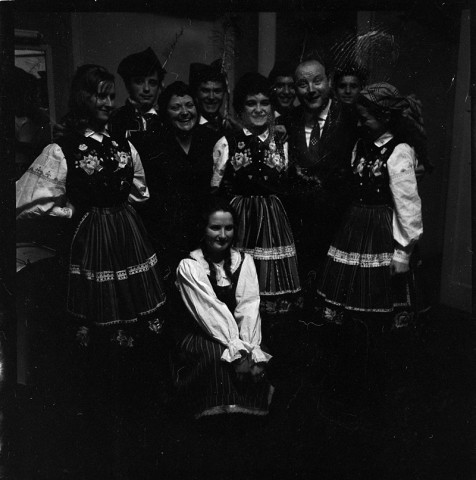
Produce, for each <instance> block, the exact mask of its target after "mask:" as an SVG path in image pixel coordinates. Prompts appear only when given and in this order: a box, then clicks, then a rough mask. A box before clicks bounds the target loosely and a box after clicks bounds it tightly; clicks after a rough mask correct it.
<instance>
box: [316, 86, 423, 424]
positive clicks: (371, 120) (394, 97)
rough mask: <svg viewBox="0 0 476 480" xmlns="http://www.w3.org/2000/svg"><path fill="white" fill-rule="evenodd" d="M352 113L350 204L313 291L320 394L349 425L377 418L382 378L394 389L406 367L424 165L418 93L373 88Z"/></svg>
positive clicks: (408, 363) (408, 367) (408, 364)
mask: <svg viewBox="0 0 476 480" xmlns="http://www.w3.org/2000/svg"><path fill="white" fill-rule="evenodd" d="M356 108H357V112H358V115H359V129H360V138H359V139H358V140H357V142H356V145H355V148H354V150H353V154H352V163H351V166H352V173H353V175H352V184H351V185H352V190H351V193H352V197H353V203H352V204H351V206H350V207H349V210H348V211H347V213H346V215H345V216H344V219H343V222H342V224H341V227H340V228H339V230H338V231H337V234H336V236H335V238H334V241H333V242H332V244H331V246H330V248H329V252H328V256H327V261H326V263H325V266H324V269H323V271H322V274H321V277H320V279H319V282H318V290H317V291H318V294H320V295H321V296H322V297H323V300H324V302H325V308H324V309H323V315H324V321H325V322H326V324H325V328H324V330H323V332H322V335H323V336H324V338H325V339H326V342H325V344H323V350H322V356H321V367H322V368H323V369H324V370H326V369H328V375H327V379H328V381H330V382H332V383H331V385H330V388H328V389H327V393H326V394H325V395H328V398H327V400H328V401H329V400H330V401H331V404H330V406H331V408H335V407H336V406H338V408H339V410H341V414H342V413H345V414H347V415H348V414H349V413H350V412H352V411H353V412H352V414H351V416H350V417H348V418H349V419H356V418H358V416H355V414H357V415H358V414H359V413H362V412H363V411H365V410H368V409H369V408H371V410H370V411H371V412H372V416H374V415H375V414H376V413H377V412H376V410H375V409H376V408H377V409H378V408H379V406H380V405H382V402H383V399H384V398H390V397H392V396H391V395H390V396H389V397H382V394H383V393H384V392H385V390H386V388H387V387H385V385H386V384H387V382H388V379H389V378H393V380H392V382H393V383H390V384H389V385H393V384H395V382H399V381H401V380H402V379H405V378H407V375H408V373H410V372H411V371H412V369H411V362H412V358H413V353H412V348H413V346H412V345H413V342H412V341H411V330H410V329H409V328H403V327H407V326H409V325H411V324H412V323H413V319H414V315H415V312H416V308H415V294H414V292H415V288H414V282H413V275H412V274H411V271H410V257H411V255H412V251H413V249H414V247H415V244H416V243H417V241H418V239H419V238H420V237H421V235H422V233H423V224H422V215H421V200H420V196H419V194H418V188H417V179H416V175H415V169H416V167H417V164H418V162H420V163H422V164H425V163H426V148H425V147H426V143H425V139H426V136H425V133H424V130H423V122H422V118H421V105H420V102H419V101H418V100H416V99H415V97H414V96H407V97H404V96H402V95H401V94H400V93H399V92H398V90H397V89H396V88H395V87H393V86H392V85H389V84H387V83H377V84H373V85H369V86H367V87H366V88H364V89H363V90H362V91H361V92H360V95H359V97H358V100H357V104H356ZM397 331H398V334H397V333H396V332H397ZM395 374H396V375H397V376H396V377H395ZM406 381H407V380H405V382H406ZM397 384H398V383H397ZM323 400H324V403H323V406H324V408H325V405H326V397H324V399H323ZM332 405H333V406H332Z"/></svg>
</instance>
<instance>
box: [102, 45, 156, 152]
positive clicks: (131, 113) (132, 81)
mask: <svg viewBox="0 0 476 480" xmlns="http://www.w3.org/2000/svg"><path fill="white" fill-rule="evenodd" d="M117 73H118V74H119V75H120V76H121V77H122V79H123V80H124V84H125V86H126V88H127V91H128V93H129V98H128V99H127V100H126V104H125V105H124V106H123V107H121V108H119V109H118V110H117V111H116V112H115V113H114V115H113V117H112V119H111V121H110V124H109V128H110V130H111V131H112V133H114V134H116V135H120V136H124V137H126V138H128V139H129V140H130V141H131V142H132V143H133V144H134V146H135V147H136V149H137V151H138V152H139V154H140V155H141V156H142V157H145V156H147V155H148V146H149V144H150V139H151V137H153V136H155V135H157V134H158V133H159V130H160V127H161V125H160V121H159V117H158V114H157V109H156V105H157V98H158V96H159V94H160V91H161V90H162V87H163V80H164V76H165V70H164V69H163V68H162V66H161V64H160V61H159V59H158V58H157V56H156V54H155V53H154V51H153V50H152V48H150V47H149V48H147V49H146V50H144V51H142V52H139V53H134V54H132V55H129V56H127V57H126V58H124V59H123V60H122V61H121V63H120V64H119V67H118V69H117Z"/></svg>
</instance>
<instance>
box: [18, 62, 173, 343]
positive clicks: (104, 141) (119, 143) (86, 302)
mask: <svg viewBox="0 0 476 480" xmlns="http://www.w3.org/2000/svg"><path fill="white" fill-rule="evenodd" d="M114 97H115V94H114V77H113V75H112V74H110V73H109V72H108V71H107V70H106V69H104V68H103V67H101V66H98V65H83V66H81V67H79V68H78V69H77V71H76V74H75V76H74V78H73V82H72V89H71V95H70V100H69V113H68V114H67V116H66V131H65V134H64V135H63V136H62V137H61V138H60V139H59V140H58V142H57V143H54V144H51V145H49V146H47V147H46V148H45V149H44V150H43V152H42V153H41V155H40V156H39V157H38V158H37V159H36V160H35V161H34V162H33V164H32V165H31V166H30V168H29V169H28V171H27V172H26V173H25V174H24V175H23V176H22V177H21V179H20V180H19V181H18V182H17V218H19V219H27V218H35V217H37V216H47V215H51V216H58V217H65V218H71V219H72V221H73V224H74V225H76V231H75V233H74V236H73V239H72V244H71V256H70V265H69V287H68V298H67V310H68V313H70V314H71V316H72V317H74V318H75V319H76V321H77V323H78V324H79V325H81V328H80V329H79V331H78V339H79V340H80V342H82V343H87V342H88V340H89V329H91V328H92V329H95V330H96V331H97V332H98V333H101V332H102V333H105V334H106V335H107V336H109V337H110V336H111V335H112V337H113V338H114V339H115V341H116V342H117V343H118V344H125V345H132V344H133V342H134V338H133V332H132V327H133V326H136V325H137V324H138V323H144V322H140V320H143V321H144V320H148V321H149V322H150V326H151V328H154V326H155V325H156V323H154V322H156V321H157V312H158V310H159V308H160V307H161V305H162V304H163V303H164V302H165V296H164V293H163V289H162V285H161V278H160V277H161V275H160V272H159V270H158V266H157V257H156V254H155V252H154V251H153V250H152V248H151V246H150V244H149V241H148V239H147V234H146V232H145V229H144V227H143V225H142V222H141V220H140V219H139V217H138V215H137V214H136V212H135V209H134V207H133V206H132V204H133V203H140V202H144V201H145V200H147V199H148V197H149V192H148V189H147V186H146V184H145V178H144V173H143V168H142V164H141V161H140V158H139V156H138V154H137V151H136V150H135V148H134V147H133V146H132V145H131V144H130V143H129V142H128V141H127V140H125V139H122V138H112V137H110V136H109V134H108V132H107V129H106V125H107V123H108V120H109V117H110V114H111V112H112V109H113V106H114ZM145 324H147V322H145ZM100 336H102V335H100ZM108 340H109V339H108Z"/></svg>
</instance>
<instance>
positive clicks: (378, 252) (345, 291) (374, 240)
mask: <svg viewBox="0 0 476 480" xmlns="http://www.w3.org/2000/svg"><path fill="white" fill-rule="evenodd" d="M392 216H393V211H392V208H391V207H389V206H387V205H377V206H373V205H372V206H365V205H353V206H352V207H351V209H350V211H349V212H348V214H347V215H346V217H345V219H344V223H343V226H342V227H341V228H340V230H339V231H338V232H337V235H336V238H335V240H334V242H333V243H332V245H331V247H330V248H329V252H328V254H327V261H326V263H325V266H324V269H323V272H322V276H321V278H320V280H319V282H318V287H317V292H318V293H319V294H320V295H322V296H323V297H324V299H325V300H326V302H328V303H329V304H331V305H335V306H339V307H343V308H345V309H346V310H354V311H362V312H392V311H394V309H395V308H397V307H401V308H408V307H410V304H411V302H410V276H409V275H406V274H405V275H396V276H393V277H392V276H391V275H390V263H391V260H392V257H393V250H394V240H393V230H392Z"/></svg>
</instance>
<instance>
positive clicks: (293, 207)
mask: <svg viewBox="0 0 476 480" xmlns="http://www.w3.org/2000/svg"><path fill="white" fill-rule="evenodd" d="M304 118H305V117H304V110H303V107H302V106H299V107H297V108H296V109H295V110H294V111H293V112H291V114H289V115H287V116H283V117H279V118H278V122H279V123H281V124H283V125H285V127H286V130H287V133H288V142H289V162H290V168H289V176H290V191H289V195H288V198H287V201H286V204H287V205H286V207H287V210H288V213H289V216H290V218H291V221H292V224H293V231H294V233H295V237H296V241H297V243H298V244H301V245H302V247H301V257H302V256H303V255H307V254H308V253H309V252H308V251H307V250H309V249H311V248H312V249H313V250H317V251H319V253H318V255H319V256H321V255H325V254H326V252H327V249H328V247H329V243H330V241H331V239H332V237H333V235H334V233H335V231H336V228H337V227H338V226H339V223H340V220H341V218H342V216H343V214H344V211H345V210H346V208H347V206H348V204H349V200H350V198H349V190H350V189H349V180H350V175H351V169H350V158H351V154H352V148H353V146H354V144H355V141H356V139H357V131H356V128H357V121H356V117H355V114H354V113H353V110H352V109H350V108H346V106H343V105H341V104H340V103H338V102H337V101H336V100H333V101H332V103H331V106H330V108H329V113H328V115H327V119H326V122H325V125H324V128H323V130H322V132H321V136H320V139H319V142H318V144H317V147H316V150H315V151H312V152H311V151H310V149H309V148H308V147H307V145H306V136H305V130H304V127H305V119H304Z"/></svg>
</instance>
